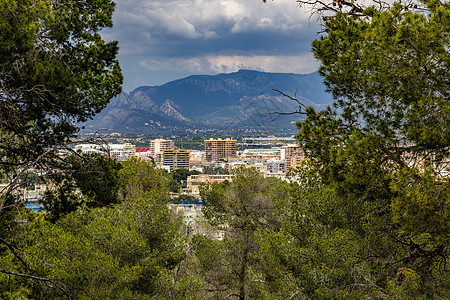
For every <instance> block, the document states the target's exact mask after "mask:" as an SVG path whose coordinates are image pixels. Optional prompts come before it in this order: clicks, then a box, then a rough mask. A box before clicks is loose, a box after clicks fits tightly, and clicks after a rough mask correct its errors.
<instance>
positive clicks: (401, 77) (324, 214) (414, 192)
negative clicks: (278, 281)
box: [288, 1, 450, 298]
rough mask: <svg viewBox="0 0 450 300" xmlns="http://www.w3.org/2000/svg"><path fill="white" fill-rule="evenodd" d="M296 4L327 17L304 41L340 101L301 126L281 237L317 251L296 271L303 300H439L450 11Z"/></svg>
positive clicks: (445, 235)
mask: <svg viewBox="0 0 450 300" xmlns="http://www.w3.org/2000/svg"><path fill="white" fill-rule="evenodd" d="M299 2H300V3H301V4H302V5H306V6H308V7H309V8H311V9H313V12H317V13H322V14H323V15H324V20H325V21H324V23H323V26H324V31H323V32H324V33H323V34H322V35H321V36H320V37H319V38H318V39H316V40H315V41H314V42H313V45H312V46H313V52H314V55H315V57H316V58H317V59H319V60H320V62H321V66H320V69H319V72H320V74H321V75H322V76H323V77H324V81H325V84H326V86H327V89H328V91H330V92H331V93H332V95H333V97H334V98H335V100H336V102H335V104H334V108H327V109H326V110H324V111H321V112H316V111H314V109H312V108H307V109H306V110H305V111H303V113H305V114H306V120H305V121H302V122H299V123H298V126H299V129H300V132H299V134H298V136H297V138H298V140H299V143H300V146H301V147H302V148H303V150H304V153H305V155H306V156H307V158H308V163H307V166H306V168H305V169H304V173H303V175H302V176H306V177H305V178H306V180H303V181H301V182H302V184H303V187H302V188H300V189H299V190H298V191H299V193H298V195H297V196H295V197H294V199H293V203H294V205H293V211H292V212H291V217H292V220H291V222H290V223H289V224H288V225H289V228H288V230H289V231H290V233H291V234H292V235H293V236H294V237H295V239H296V240H297V243H298V248H296V249H303V250H305V251H307V250H308V249H314V250H315V252H312V256H309V259H311V260H310V263H309V264H308V263H307V264H306V266H307V267H305V268H300V266H299V267H298V268H293V272H294V271H295V272H296V273H295V274H297V275H296V276H297V278H298V279H299V280H300V279H303V280H304V282H309V283H311V284H309V287H310V289H306V290H305V291H307V292H308V291H309V292H308V293H309V295H310V296H311V297H318V298H324V297H325V298H336V297H337V298H339V297H343V298H346V297H357V298H358V297H363V296H369V297H374V298H376V297H400V298H401V297H402V296H401V295H407V296H408V297H443V295H446V294H448V288H445V287H446V286H448V278H447V277H448V276H446V272H448V266H447V264H446V263H445V262H446V261H447V260H448V258H449V250H450V247H449V246H450V235H449V227H448V226H449V225H448V224H450V222H449V221H450V220H449V214H448V208H449V199H450V198H449V189H450V181H449V179H448V176H446V175H445V170H446V169H447V171H448V166H449V165H448V163H449V160H448V157H449V151H450V131H449V126H448V124H450V102H449V94H448V90H449V84H450V78H449V74H450V72H449V71H450V70H449V69H450V64H449V62H450V53H449V44H450V38H449V36H450V35H449V31H450V4H449V3H448V2H445V3H443V2H440V1H419V2H407V3H406V4H401V3H394V4H392V5H389V4H388V3H383V2H380V5H374V6H369V7H362V6H359V5H357V4H355V3H353V2H346V1H333V2H331V3H330V4H328V3H325V2H321V1H299ZM303 226H306V228H302V227H303ZM304 229H306V231H304ZM308 229H309V230H313V231H314V232H313V233H312V234H311V233H309V232H308ZM339 241H340V242H339ZM334 247H339V248H340V249H343V250H342V254H339V253H335V252H333V248H334ZM352 248H353V249H354V251H353V253H352V251H348V250H346V249H352ZM298 251H299V250H298ZM320 253H323V255H320ZM346 253H348V254H346ZM345 255H349V256H347V258H346V259H345V260H342V258H343V257H345ZM297 258H298V259H299V260H300V261H302V262H303V263H305V262H307V261H308V260H307V259H308V255H304V254H303V255H300V256H298V257H297ZM330 258H333V259H331V260H330ZM311 261H312V262H313V263H311ZM339 262H342V264H340V263H339ZM320 263H323V266H320ZM348 263H350V265H346V264H348ZM330 264H331V267H332V269H329V268H330ZM314 266H316V267H314ZM321 268H322V269H321ZM328 271H330V272H333V273H334V275H333V273H330V272H328ZM313 274H315V276H312V275H313ZM318 274H321V276H323V277H322V278H326V279H327V280H326V281H323V280H318V279H319V278H320V277H319V278H318V277H317V276H318ZM405 277H408V282H409V283H408V284H405V285H403V284H402V278H405ZM393 278H394V279H393ZM413 281H415V282H413ZM418 282H420V285H418V284H417V283H418ZM403 288H404V290H401V289H403ZM352 295H353V296H352ZM399 295H400V296H399Z"/></svg>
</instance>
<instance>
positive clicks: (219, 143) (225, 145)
mask: <svg viewBox="0 0 450 300" xmlns="http://www.w3.org/2000/svg"><path fill="white" fill-rule="evenodd" d="M205 152H206V161H216V160H220V159H225V160H226V159H229V158H232V157H234V156H236V140H233V139H230V138H227V139H224V140H223V139H209V140H205Z"/></svg>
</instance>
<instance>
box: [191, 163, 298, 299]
mask: <svg viewBox="0 0 450 300" xmlns="http://www.w3.org/2000/svg"><path fill="white" fill-rule="evenodd" d="M234 175H235V176H234V178H233V181H232V182H231V183H230V184H229V185H223V184H218V183H213V184H211V185H209V186H204V187H203V188H202V190H201V196H202V199H204V201H205V207H204V209H203V212H204V216H205V218H206V219H208V221H209V222H210V223H211V224H212V225H216V226H219V225H220V227H219V228H220V229H221V230H224V231H225V237H224V239H223V241H214V240H211V239H209V238H207V237H204V236H197V237H194V238H193V244H194V251H195V253H196V257H197V259H198V261H199V265H200V266H199V268H200V273H201V275H202V278H204V280H205V282H206V283H207V286H206V289H207V290H209V289H211V290H212V291H214V292H213V293H212V295H214V297H217V298H221V297H227V296H230V295H235V296H236V297H238V298H239V299H274V298H277V296H276V295H279V296H280V295H281V294H282V295H283V297H284V296H286V294H285V293H288V292H291V291H289V289H283V285H281V284H280V281H282V280H283V279H285V277H284V275H285V274H284V273H283V272H282V271H279V270H277V265H276V264H271V263H269V262H267V261H264V259H263V258H264V257H267V256H269V255H266V254H265V253H264V251H263V249H266V247H265V243H266V242H265V241H266V239H267V238H268V237H269V236H270V235H271V234H273V233H275V232H277V231H278V230H280V228H281V218H280V217H279V215H278V214H277V211H279V210H282V208H283V207H284V206H285V203H286V201H288V197H289V194H288V190H287V186H286V184H285V183H284V182H282V181H280V180H278V179H275V178H263V177H262V176H261V175H260V174H259V172H258V171H256V170H254V169H246V168H241V169H237V170H235V172H234ZM275 274H279V275H280V277H277V276H274V275H275ZM284 287H286V286H284ZM280 297H281V298H283V297H282V296H280Z"/></svg>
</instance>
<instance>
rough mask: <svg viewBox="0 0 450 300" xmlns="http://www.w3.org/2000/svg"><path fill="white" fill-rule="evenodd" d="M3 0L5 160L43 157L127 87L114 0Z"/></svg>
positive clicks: (0, 45)
mask: <svg viewBox="0 0 450 300" xmlns="http://www.w3.org/2000/svg"><path fill="white" fill-rule="evenodd" d="M63 2H64V3H62V2H61V1H58V0H39V1H34V0H14V1H10V0H1V1H0V8H1V9H0V20H1V21H0V28H1V30H0V74H1V78H0V80H1V91H0V92H1V97H2V101H1V102H0V134H1V137H2V138H1V141H0V142H1V147H0V149H1V150H0V156H2V157H4V159H3V160H2V162H1V164H0V166H2V168H8V167H11V166H14V165H11V163H12V164H19V165H20V164H24V165H26V164H27V163H30V162H34V163H36V160H42V159H43V154H48V151H49V149H50V148H51V147H53V146H56V145H61V144H64V143H67V141H68V139H69V138H71V137H73V134H74V133H76V131H77V127H76V125H75V124H76V122H80V121H85V120H87V119H88V118H90V117H92V116H93V115H94V114H96V113H98V112H99V111H100V110H101V109H102V108H104V107H105V106H106V104H107V103H108V102H109V100H110V99H111V98H112V97H113V96H115V95H117V94H118V93H119V92H120V90H121V87H120V85H121V83H122V75H121V71H120V67H119V63H118V61H117V60H116V54H117V51H118V45H117V42H109V43H106V42H105V41H103V39H102V38H101V36H100V34H99V32H100V31H101V30H102V29H103V28H105V27H111V26H112V20H111V17H112V13H113V10H114V3H113V2H112V1H109V0H104V1H84V2H80V1H75V0H68V1H63Z"/></svg>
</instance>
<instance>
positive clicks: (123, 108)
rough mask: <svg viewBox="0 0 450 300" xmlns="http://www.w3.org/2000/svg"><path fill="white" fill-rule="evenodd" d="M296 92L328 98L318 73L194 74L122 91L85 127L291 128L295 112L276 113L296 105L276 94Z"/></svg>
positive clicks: (315, 102)
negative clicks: (286, 113)
mask: <svg viewBox="0 0 450 300" xmlns="http://www.w3.org/2000/svg"><path fill="white" fill-rule="evenodd" d="M274 89H277V90H280V91H282V92H284V93H286V94H289V95H296V96H297V98H298V99H300V100H301V101H302V102H303V103H304V104H306V105H312V106H315V107H316V108H318V109H321V108H322V107H325V106H326V105H327V104H329V103H331V101H332V99H331V96H330V95H329V94H327V93H325V92H324V89H325V87H324V85H323V83H322V79H321V78H320V76H319V75H318V74H317V73H312V74H305V75H302V74H285V73H266V72H258V71H250V70H241V71H239V72H235V73H230V74H219V75H215V76H209V75H193V76H189V77H186V78H183V79H179V80H175V81H171V82H168V83H166V84H164V85H161V86H141V87H138V88H136V89H135V90H133V91H132V92H131V93H130V94H126V93H121V94H120V95H118V96H117V97H115V98H113V99H112V100H111V102H110V103H109V105H108V106H107V107H106V108H105V109H104V110H103V111H102V112H101V113H100V114H98V115H97V116H95V118H94V119H93V120H91V121H89V122H87V123H85V124H83V125H84V126H85V127H86V130H89V131H94V130H99V129H103V130H108V131H118V132H136V133H141V132H147V131H150V130H152V129H155V128H160V129H164V128H174V127H176V128H186V127H209V128H234V127H251V128H252V127H266V126H277V127H289V126H290V127H293V126H294V125H293V123H295V121H296V120H298V119H299V116H298V115H293V116H289V117H283V118H279V119H277V120H275V121H274V119H275V118H276V116H277V114H276V113H277V112H292V111H295V110H297V109H298V104H296V103H295V102H294V101H292V100H290V99H289V98H287V97H284V96H282V95H281V94H280V93H278V92H276V91H274Z"/></svg>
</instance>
